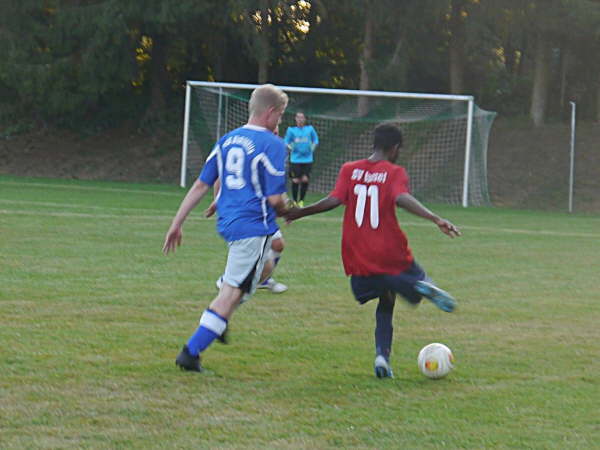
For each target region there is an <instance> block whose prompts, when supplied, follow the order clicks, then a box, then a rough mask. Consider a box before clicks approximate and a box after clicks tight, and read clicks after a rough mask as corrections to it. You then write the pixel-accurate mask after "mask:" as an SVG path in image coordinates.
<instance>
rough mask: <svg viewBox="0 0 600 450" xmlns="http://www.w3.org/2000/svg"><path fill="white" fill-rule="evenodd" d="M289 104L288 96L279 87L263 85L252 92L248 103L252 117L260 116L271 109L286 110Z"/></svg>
mask: <svg viewBox="0 0 600 450" xmlns="http://www.w3.org/2000/svg"><path fill="white" fill-rule="evenodd" d="M287 104H288V96H287V94H286V93H285V92H283V91H282V90H281V89H279V88H278V87H275V86H273V85H272V84H263V85H262V86H259V87H257V88H256V89H254V91H252V95H251V96H250V102H249V103H248V113H249V114H250V117H252V116H258V115H260V114H262V113H264V112H265V111H266V110H267V109H269V108H275V109H280V108H285V107H287Z"/></svg>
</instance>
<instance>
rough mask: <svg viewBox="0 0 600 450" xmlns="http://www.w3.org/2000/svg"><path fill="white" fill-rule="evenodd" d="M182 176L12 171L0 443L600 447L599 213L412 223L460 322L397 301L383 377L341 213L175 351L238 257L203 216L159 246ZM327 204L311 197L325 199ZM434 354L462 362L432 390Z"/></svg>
mask: <svg viewBox="0 0 600 450" xmlns="http://www.w3.org/2000/svg"><path fill="white" fill-rule="evenodd" d="M182 196H183V191H181V190H180V189H178V188H176V187H172V186H158V185H133V184H121V183H99V182H96V183H93V182H80V181H71V182H69V181H65V180H60V181H58V180H42V179H25V178H16V177H6V176H3V177H0V250H1V259H0V448H2V449H13V448H15V449H16V448H18V449H20V448H130V447H131V448H215V447H221V448H273V447H275V448H306V449H314V448H334V447H342V448H403V449H407V448H413V449H423V448H540V449H541V448H544V449H547V448H555V449H564V448H592V447H594V446H597V445H598V441H599V439H600V416H599V415H598V404H599V397H598V392H600V381H599V377H598V373H599V372H600V362H599V359H598V355H599V354H600V326H599V325H598V320H599V318H600V292H599V290H598V267H599V265H598V251H599V250H600V245H599V242H600V217H598V216H582V215H567V214H552V213H539V212H530V211H511V210H501V209H492V208H486V209H463V208H458V207H449V206H437V205H433V207H434V208H435V209H436V210H437V211H439V212H440V213H441V214H443V215H444V216H446V217H447V218H449V219H450V220H452V221H453V222H455V223H456V224H457V225H459V226H461V227H462V230H463V232H464V236H463V237H462V238H460V239H456V240H450V239H448V238H447V237H445V236H444V235H442V234H441V233H439V232H438V231H437V229H436V228H435V227H434V226H433V225H431V224H429V223H427V222H425V221H422V220H420V219H418V218H416V217H413V216H409V215H407V214H406V213H400V220H401V222H403V223H404V225H403V227H404V229H405V230H406V231H407V234H408V236H409V240H410V242H411V246H412V248H413V250H414V253H415V255H416V257H417V259H418V260H419V262H420V263H421V264H422V265H423V266H424V267H425V268H426V269H427V270H428V272H429V273H430V275H431V276H432V277H433V278H434V279H435V280H436V281H437V282H438V284H439V285H440V286H441V287H443V288H444V289H447V290H449V291H450V292H452V293H453V294H454V295H455V296H456V297H457V299H458V300H459V309H458V310H457V311H456V312H455V313H453V314H446V313H442V312H440V311H439V310H437V309H436V308H435V307H434V306H433V305H431V304H429V303H424V304H422V305H420V306H419V307H418V308H416V309H412V308H410V307H408V306H405V305H404V304H403V303H400V304H398V306H397V307H396V312H395V322H394V325H395V336H394V349H393V355H392V356H393V359H392V363H393V368H394V371H395V375H396V378H395V379H393V380H378V379H376V378H375V377H374V376H373V374H372V363H373V358H374V349H373V347H374V345H373V325H374V318H373V316H374V307H375V305H374V304H368V305H366V306H362V307H360V306H358V305H357V304H356V303H355V301H354V300H353V298H352V296H351V293H350V289H349V284H348V281H347V279H346V278H345V276H344V274H343V270H342V266H341V261H340V255H339V246H340V242H339V241H340V228H341V219H340V218H341V212H342V210H341V208H340V209H338V210H335V211H332V212H330V213H327V214H324V215H321V216H317V217H314V218H307V219H305V220H304V221H300V222H297V223H295V224H293V225H292V226H290V227H284V233H285V238H286V243H287V247H286V250H285V253H284V256H283V259H282V261H281V264H280V266H279V267H278V271H277V279H278V280H280V281H282V282H284V283H286V284H288V285H289V286H290V290H289V291H288V292H286V293H285V294H281V295H273V294H270V293H268V292H262V291H261V292H259V293H258V294H257V295H256V296H255V297H254V298H253V299H252V301H251V302H249V303H248V304H246V305H244V306H243V307H241V309H240V310H238V311H237V313H236V314H235V315H234V317H233V320H232V322H231V345H228V346H223V345H218V344H215V345H213V346H212V347H211V348H209V349H208V350H207V351H206V353H205V355H204V359H203V365H204V366H205V367H206V369H207V372H206V373H204V374H190V373H182V372H180V371H179V370H176V368H175V366H174V357H175V356H176V354H177V352H178V351H179V350H180V347H181V345H182V344H183V343H184V342H185V340H186V339H187V337H188V336H189V334H190V333H191V332H192V331H193V330H194V328H195V327H196V324H197V321H198V318H199V316H200V313H201V311H202V309H203V308H204V307H205V306H206V305H207V304H208V302H209V301H210V300H211V299H212V297H213V296H214V295H215V288H214V280H215V279H216V278H217V276H218V275H219V274H220V273H221V270H222V268H223V266H224V262H225V254H226V247H225V244H224V243H223V242H222V241H221V240H220V238H219V237H218V236H217V235H216V233H215V231H214V221H213V220H207V219H203V218H201V215H200V209H198V211H196V212H195V213H194V214H193V216H192V217H191V218H190V220H189V222H188V223H187V224H186V227H185V235H184V245H183V246H182V247H181V248H180V249H179V251H178V252H177V254H176V255H175V256H169V257H165V256H163V255H162V253H161V246H162V241H163V237H164V233H165V232H166V230H167V228H168V225H169V223H170V220H171V217H172V215H173V214H174V212H175V210H176V209H177V207H178V205H179V202H180V200H181V198H182ZM315 198H316V197H315ZM430 342H443V343H445V344H446V345H448V346H449V347H450V348H451V349H452V350H453V351H454V354H455V357H456V359H457V365H456V368H455V370H454V371H453V372H452V373H451V374H450V375H449V376H448V377H447V378H445V379H442V380H438V381H433V380H428V379H426V378H424V377H423V376H422V375H421V374H420V373H419V372H418V369H417V366H416V355H417V353H418V351H419V349H420V348H421V347H423V346H424V345H426V344H428V343H430Z"/></svg>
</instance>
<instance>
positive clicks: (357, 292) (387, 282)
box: [350, 261, 431, 305]
mask: <svg viewBox="0 0 600 450" xmlns="http://www.w3.org/2000/svg"><path fill="white" fill-rule="evenodd" d="M417 281H431V280H430V278H429V277H428V276H427V274H426V273H425V271H424V270H423V269H422V268H421V266H419V264H417V262H416V261H413V263H412V265H411V266H410V267H409V268H408V269H406V270H405V271H404V272H401V273H399V274H397V275H371V276H367V277H361V276H357V275H352V276H351V277H350V285H351V287H352V293H353V294H354V298H356V301H357V302H358V303H360V304H361V305H362V304H364V303H367V302H368V301H369V300H372V299H374V298H379V297H381V296H382V295H385V294H386V293H387V292H389V291H391V292H393V293H395V294H400V295H401V296H402V297H404V299H405V300H406V301H407V302H409V303H412V304H415V305H416V304H417V303H419V302H420V301H421V299H422V298H423V296H422V295H421V294H420V293H419V292H417V291H416V290H415V284H416V282H417Z"/></svg>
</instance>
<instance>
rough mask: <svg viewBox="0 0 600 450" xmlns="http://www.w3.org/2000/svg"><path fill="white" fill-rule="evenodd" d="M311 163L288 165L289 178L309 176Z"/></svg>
mask: <svg viewBox="0 0 600 450" xmlns="http://www.w3.org/2000/svg"><path fill="white" fill-rule="evenodd" d="M312 165H313V163H290V178H302V177H303V176H304V175H306V176H309V175H310V171H311V170H312Z"/></svg>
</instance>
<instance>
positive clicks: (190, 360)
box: [175, 345, 202, 372]
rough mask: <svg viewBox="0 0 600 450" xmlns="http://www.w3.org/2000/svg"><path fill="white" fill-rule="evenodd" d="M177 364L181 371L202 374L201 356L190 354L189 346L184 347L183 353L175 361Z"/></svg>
mask: <svg viewBox="0 0 600 450" xmlns="http://www.w3.org/2000/svg"><path fill="white" fill-rule="evenodd" d="M175 364H176V365H177V366H179V368H180V369H181V370H189V371H191V372H202V367H201V366H200V355H198V356H193V355H192V354H191V353H190V350H189V349H188V346H187V345H184V346H183V349H182V350H181V353H179V355H177V358H176V359H175Z"/></svg>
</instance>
